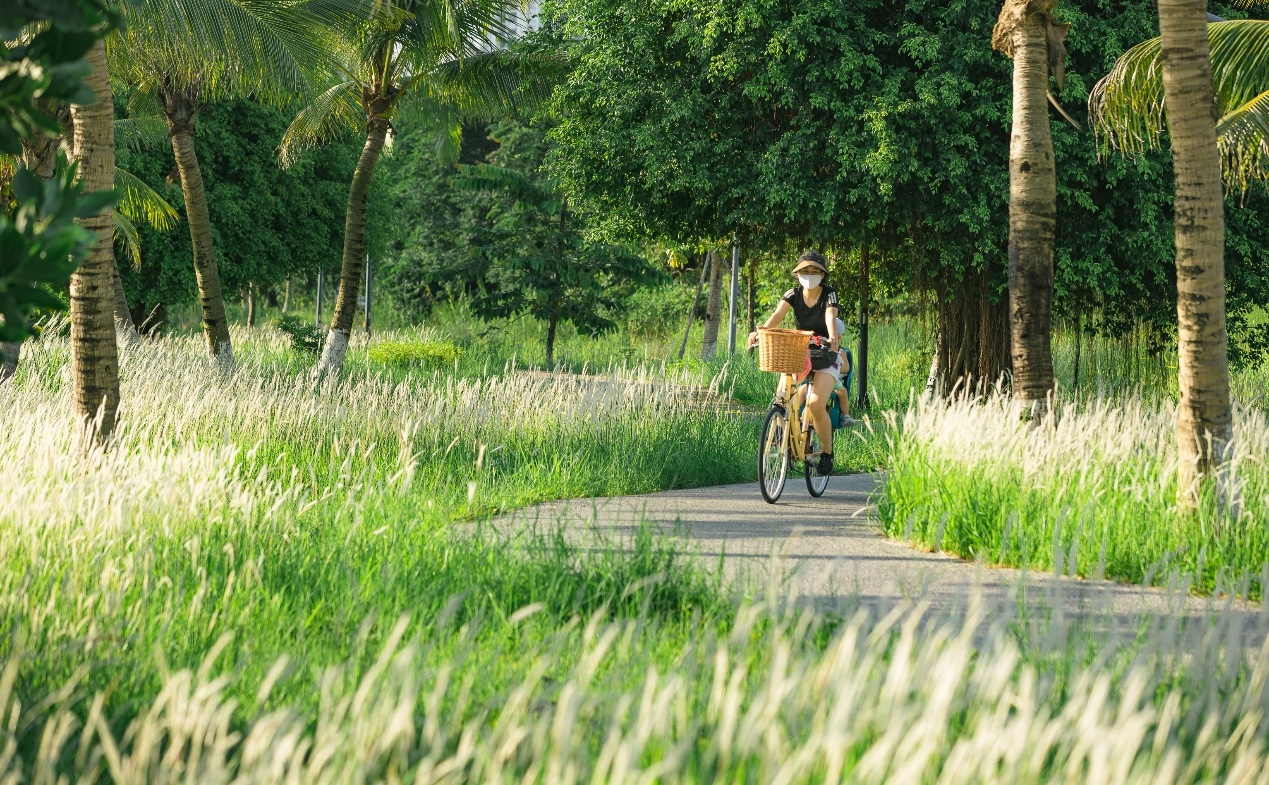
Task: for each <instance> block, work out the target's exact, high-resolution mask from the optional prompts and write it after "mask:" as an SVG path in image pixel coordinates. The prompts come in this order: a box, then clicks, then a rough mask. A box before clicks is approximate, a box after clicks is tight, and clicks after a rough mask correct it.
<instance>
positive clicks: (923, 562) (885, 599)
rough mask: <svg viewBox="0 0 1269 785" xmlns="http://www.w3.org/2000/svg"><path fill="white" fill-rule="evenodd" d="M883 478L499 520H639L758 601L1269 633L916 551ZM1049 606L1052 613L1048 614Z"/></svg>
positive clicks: (1208, 603)
mask: <svg viewBox="0 0 1269 785" xmlns="http://www.w3.org/2000/svg"><path fill="white" fill-rule="evenodd" d="M880 481H881V479H880V478H879V476H877V475H871V474H857V475H846V476H841V477H834V478H833V479H832V481H831V482H830V483H829V487H828V491H827V492H826V493H825V494H824V496H822V497H821V498H819V499H815V498H812V497H811V496H810V495H809V494H808V493H807V491H806V485H805V483H804V482H803V480H802V478H801V476H800V475H799V476H796V477H790V478H789V483H788V485H787V487H786V488H785V491H784V495H783V496H782V497H781V499H780V501H779V503H777V504H775V505H770V504H767V503H766V502H764V501H763V500H762V497H761V496H760V495H759V492H758V487H757V485H756V483H746V484H743V485H725V486H717V487H712V488H697V489H693V490H686V491H668V492H665V493H653V494H646V495H642V496H623V497H615V498H603V499H578V500H572V501H566V502H553V503H549V504H543V505H539V506H537V507H532V508H529V509H527V510H521V511H519V512H517V513H515V514H513V515H511V516H509V517H508V518H504V519H503V522H504V523H506V522H515V523H514V525H515V526H523V525H531V524H533V523H537V524H539V525H541V524H547V525H551V524H563V525H564V526H565V528H566V531H568V532H569V536H570V537H571V538H573V539H574V540H575V541H577V542H583V543H584V542H587V541H589V542H591V543H595V542H596V538H595V535H598V536H599V540H601V541H607V542H609V543H611V542H618V543H619V542H621V541H623V540H624V541H628V540H629V538H630V535H631V534H632V533H633V532H634V531H635V530H636V529H637V527H638V526H639V524H640V522H645V523H649V524H654V525H655V526H656V527H657V528H658V529H660V531H661V532H663V533H665V534H667V535H672V536H679V537H682V538H684V539H685V540H686V541H687V542H686V544H687V549H688V550H690V551H694V552H696V553H698V554H699V555H700V556H701V557H702V558H703V560H704V561H705V562H706V563H707V564H709V565H711V566H712V565H716V564H718V563H719V561H720V560H721V562H722V565H723V571H724V574H725V576H726V577H727V578H728V579H729V581H731V582H732V584H733V585H740V586H744V587H746V589H747V591H748V592H749V593H750V595H751V596H753V595H755V594H756V595H758V596H766V597H777V596H778V597H780V598H782V599H792V600H794V601H803V602H805V601H810V602H811V603H813V604H815V605H816V606H819V607H836V608H839V609H840V610H842V611H849V609H850V608H851V607H859V606H861V605H863V606H869V607H872V608H875V609H876V610H879V611H883V610H885V609H886V608H889V607H893V606H894V605H895V604H896V603H899V602H902V601H904V600H908V601H920V600H925V601H928V602H929V603H930V604H931V606H932V607H933V608H934V609H935V610H936V611H937V610H939V609H949V610H953V611H954V610H956V609H960V608H963V607H964V605H965V603H966V598H967V597H968V596H969V595H970V594H971V593H972V592H974V591H976V590H977V591H980V592H981V593H982V594H983V595H985V598H986V599H987V600H988V601H989V602H991V603H992V604H994V605H996V606H997V607H999V608H1002V609H1003V608H1011V609H1013V610H1015V611H1016V612H1018V613H1019V614H1021V615H1023V616H1026V615H1028V613H1029V612H1031V611H1035V610H1036V609H1042V610H1041V612H1042V613H1046V614H1048V615H1050V616H1051V615H1052V613H1053V612H1056V613H1058V614H1060V615H1066V616H1069V617H1072V618H1075V617H1091V616H1096V617H1098V618H1100V619H1103V620H1106V619H1113V620H1115V623H1114V626H1117V627H1125V628H1130V627H1132V626H1133V625H1136V624H1139V623H1140V620H1141V619H1142V618H1146V617H1159V616H1168V617H1174V618H1175V617H1177V616H1178V615H1180V616H1187V617H1199V616H1208V615H1211V614H1212V613H1213V612H1222V613H1225V614H1230V613H1232V614H1234V615H1236V616H1238V617H1240V618H1239V623H1240V625H1241V626H1243V627H1244V628H1245V629H1246V630H1247V631H1249V632H1254V634H1253V635H1252V636H1251V637H1252V638H1255V639H1260V638H1262V637H1263V634H1264V633H1263V631H1266V630H1269V619H1266V616H1265V613H1264V612H1262V610H1261V608H1260V606H1259V605H1252V604H1248V603H1245V602H1237V601H1235V602H1231V601H1229V600H1226V599H1210V598H1197V597H1187V596H1185V595H1184V594H1182V593H1180V592H1175V591H1174V592H1171V593H1169V592H1167V591H1163V590H1159V589H1144V588H1141V587H1137V586H1129V585H1124V584H1118V583H1112V582H1108V581H1096V580H1078V579H1069V578H1056V577H1054V576H1052V575H1049V574H1045V573H1023V572H1021V571H1019V570H1013V569H997V568H987V567H984V566H982V565H979V564H974V563H972V562H967V561H964V560H961V559H957V558H953V557H951V556H947V555H945V554H939V553H930V552H927V551H923V550H918V549H915V548H911V547H908V546H907V545H904V544H902V543H899V542H896V541H894V540H891V539H888V538H886V537H884V536H883V535H882V534H881V533H880V531H879V530H878V528H877V523H876V509H875V506H874V497H875V493H876V492H877V490H878V488H879V485H878V483H879V482H880ZM1043 609H1048V610H1043Z"/></svg>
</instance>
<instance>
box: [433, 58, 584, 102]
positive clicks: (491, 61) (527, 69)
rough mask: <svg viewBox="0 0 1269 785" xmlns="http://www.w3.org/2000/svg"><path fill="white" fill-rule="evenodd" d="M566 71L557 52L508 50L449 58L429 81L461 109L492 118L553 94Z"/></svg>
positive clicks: (442, 95) (435, 93) (438, 95)
mask: <svg viewBox="0 0 1269 785" xmlns="http://www.w3.org/2000/svg"><path fill="white" fill-rule="evenodd" d="M563 71H564V63H563V60H562V59H561V58H560V56H558V55H556V54H554V53H549V52H531V53H524V52H513V51H509V50H505V49H504V50H498V51H492V52H482V53H479V54H476V55H469V56H466V57H459V58H453V59H449V60H446V61H444V62H442V63H440V64H438V65H437V66H436V68H435V69H433V71H432V72H431V74H429V77H430V78H429V79H428V80H427V82H428V87H429V88H430V89H431V90H432V92H433V94H434V95H436V96H437V97H438V98H440V99H442V100H445V101H446V102H448V103H451V104H452V105H454V106H455V107H457V108H458V109H459V110H460V111H462V112H464V113H468V114H471V115H476V116H481V117H492V116H494V115H497V114H500V113H503V112H507V111H513V112H523V111H528V110H530V109H532V108H534V107H535V106H537V105H538V104H539V103H541V102H542V101H544V100H545V99H547V98H549V97H550V95H551V91H552V90H553V89H554V87H555V84H556V82H557V81H558V79H559V77H560V75H561V74H562V73H563Z"/></svg>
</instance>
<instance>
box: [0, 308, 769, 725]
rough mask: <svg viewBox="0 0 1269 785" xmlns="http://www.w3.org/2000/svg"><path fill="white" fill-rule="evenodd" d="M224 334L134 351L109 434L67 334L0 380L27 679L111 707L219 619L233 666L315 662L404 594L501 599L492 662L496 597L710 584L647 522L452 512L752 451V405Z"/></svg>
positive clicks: (713, 598) (638, 385)
mask: <svg viewBox="0 0 1269 785" xmlns="http://www.w3.org/2000/svg"><path fill="white" fill-rule="evenodd" d="M234 338H235V341H236V345H237V346H238V347H240V351H239V352H238V356H239V359H240V367H239V368H238V370H237V371H236V372H235V373H234V374H232V375H222V374H220V373H219V372H217V371H215V370H214V368H213V366H211V365H210V364H209V363H208V362H207V360H206V358H205V357H204V354H203V352H204V350H203V347H202V346H201V342H200V341H199V340H198V338H197V337H190V338H173V339H163V340H160V341H156V342H146V343H145V344H143V345H142V346H140V347H135V348H130V349H128V350H127V351H125V352H124V354H123V363H122V369H121V376H122V382H123V396H122V398H123V406H122V408H121V410H120V418H121V423H122V425H121V427H120V430H119V431H118V433H117V435H116V436H115V438H114V440H113V442H112V443H111V444H110V445H109V448H108V449H106V450H104V451H90V452H87V453H85V452H83V451H82V450H81V449H80V447H79V445H78V444H77V443H76V436H75V433H74V432H73V430H72V428H71V423H70V419H69V412H71V411H72V407H71V406H70V400H69V398H70V395H71V392H72V391H71V386H70V384H69V369H68V367H67V362H66V360H67V356H68V349H67V345H66V342H65V341H64V340H62V339H57V338H54V337H45V338H44V339H42V340H41V341H38V342H35V343H33V344H29V345H28V346H27V347H26V348H25V351H24V357H23V361H22V364H21V366H20V370H19V372H18V374H17V375H16V376H15V377H14V378H13V379H11V380H10V381H9V382H8V383H6V384H5V385H3V386H0V462H2V463H3V465H4V466H5V475H4V479H5V493H4V494H3V496H2V497H0V629H4V630H5V634H4V635H3V636H0V655H4V656H6V657H8V656H13V655H14V654H15V652H18V651H23V652H28V653H30V656H29V658H28V664H27V665H26V666H24V667H25V668H26V669H25V670H24V672H23V673H24V675H23V679H22V684H23V686H24V692H25V694H24V700H25V698H26V697H28V696H29V695H30V694H32V693H33V692H38V691H39V690H40V689H44V688H49V689H51V688H52V687H53V686H54V685H57V684H61V683H62V682H63V681H64V680H65V679H70V678H83V679H87V682H86V684H89V685H91V686H92V687H93V688H94V689H102V690H104V691H105V693H106V694H107V695H108V696H109V698H108V700H107V708H108V709H109V710H110V711H111V712H125V713H126V712H128V711H131V710H133V709H135V706H134V703H135V702H136V701H142V702H144V701H148V700H149V699H150V697H152V696H153V695H154V694H155V693H156V691H157V690H158V689H159V688H160V685H161V682H162V674H163V673H164V672H165V670H164V669H165V668H167V667H171V668H185V667H191V666H192V665H194V664H197V662H198V661H199V660H200V659H201V658H202V657H203V656H204V654H205V653H206V652H207V651H208V650H209V649H210V648H211V647H212V645H213V644H214V643H215V642H216V641H217V640H218V639H219V638H221V637H222V636H223V635H226V634H234V635H236V636H237V637H236V639H235V642H234V646H233V648H232V649H231V650H230V651H229V653H228V654H227V655H226V656H227V657H229V659H230V660H231V661H232V663H233V667H234V668H236V669H238V670H241V671H242V672H244V673H247V674H255V675H256V676H259V675H262V674H263V673H264V672H265V671H266V670H267V669H268V668H269V667H270V665H271V664H272V662H273V661H274V660H275V659H276V658H277V657H278V656H281V655H282V654H286V655H288V656H290V657H291V658H292V661H293V662H296V663H300V664H301V665H300V667H302V668H303V669H304V670H306V671H307V672H308V673H309V675H310V676H314V675H315V674H317V673H319V672H320V669H321V668H322V667H325V666H326V665H328V664H330V663H333V662H339V661H343V660H344V659H345V658H346V657H347V656H348V652H349V649H350V646H354V644H356V641H358V640H361V639H364V641H363V644H357V645H368V646H371V647H372V648H373V647H374V646H377V645H378V642H379V641H381V640H382V638H383V636H384V635H386V634H387V632H388V631H390V629H391V626H392V623H393V622H394V621H395V619H396V618H397V616H399V615H400V614H402V613H408V614H411V616H412V617H413V618H415V619H416V620H417V623H418V624H421V625H424V626H427V625H430V624H433V623H435V622H436V620H437V619H439V618H443V617H445V616H447V615H448V616H449V617H452V618H454V619H458V620H459V621H462V622H471V623H472V624H474V625H478V626H483V627H490V626H491V625H492V628H493V629H494V630H495V632H494V633H490V635H492V637H490V638H489V639H488V640H489V645H490V651H491V652H501V654H499V655H498V657H495V659H494V661H493V663H492V664H490V667H489V670H490V677H489V679H490V680H489V682H488V683H489V684H493V683H496V682H497V681H498V679H497V673H498V671H499V669H500V668H502V669H506V670H507V671H508V672H514V670H515V667H518V665H514V663H517V662H518V661H519V656H518V655H516V654H515V652H516V650H517V648H516V646H517V644H516V641H517V639H518V638H517V636H518V635H520V634H522V633H521V631H516V632H514V634H513V633H511V632H507V631H506V630H507V629H510V628H508V627H507V623H506V621H505V620H506V619H507V618H509V617H510V616H511V615H512V614H514V612H515V611H516V610H517V609H519V608H521V607H523V606H525V605H529V604H531V603H541V604H542V606H543V609H544V611H545V613H544V614H543V618H544V619H548V618H549V619H550V620H551V621H550V622H549V623H548V622H547V621H545V620H543V621H541V622H536V623H540V624H541V625H542V629H543V630H550V629H553V626H552V625H553V624H554V623H556V622H558V621H559V620H560V619H565V620H566V619H567V618H568V617H569V616H570V615H573V614H589V613H591V612H593V611H594V610H596V609H598V608H601V607H608V608H610V609H611V610H612V612H614V613H618V614H619V615H620V614H622V613H625V612H627V610H628V611H629V612H631V613H635V614H639V613H643V614H648V613H652V614H654V615H658V616H661V617H664V618H666V619H669V620H670V622H673V624H679V625H683V628H684V629H686V628H687V627H686V625H688V624H689V622H690V620H691V618H692V617H693V614H696V615H698V616H700V615H701V614H704V617H705V618H713V617H714V616H715V615H717V614H718V613H722V612H723V611H724V610H725V609H724V608H722V606H720V605H719V603H720V601H721V600H720V597H721V594H720V589H719V587H718V585H717V580H716V579H715V578H710V577H709V576H707V575H706V574H705V573H704V571H703V570H701V569H699V568H697V567H695V566H693V565H692V564H690V563H684V561H683V559H682V558H681V556H680V555H679V554H678V553H677V552H676V551H675V549H674V548H672V547H670V546H668V545H665V544H659V543H656V542H653V541H652V540H651V539H650V538H649V537H647V536H645V537H642V538H641V539H639V540H638V541H637V542H634V543H630V544H629V545H628V546H627V548H626V551H628V552H624V551H622V550H620V549H616V550H614V549H607V550H604V549H599V550H591V551H578V550H577V549H576V548H571V547H568V546H566V545H565V544H564V540H563V538H562V537H560V536H556V535H555V534H554V533H552V532H550V531H543V532H538V533H536V534H529V535H525V537H526V538H527V539H523V540H521V541H508V540H506V539H505V538H501V537H496V536H494V535H493V534H491V533H489V532H487V531H485V530H483V529H482V527H481V525H480V524H479V523H477V524H475V525H468V524H463V525H462V526H459V527H457V528H456V527H455V525H454V523H453V522H454V521H455V520H459V521H467V520H476V521H480V520H481V519H483V518H484V517H485V516H487V515H488V514H490V513H492V512H496V511H498V510H502V509H507V508H510V507H514V506H517V505H522V504H527V503H531V502H535V501H539V500H543V499H553V498H560V497H565V496H583V495H597V494H620V493H633V492H641V491H652V490H660V489H663V488H669V487H683V486H688V485H692V484H702V483H715V482H720V481H728V480H743V479H747V478H748V477H750V476H752V474H753V472H754V467H753V465H752V463H753V462H752V461H751V460H748V458H749V455H750V454H751V453H752V451H753V449H754V448H753V446H752V445H753V444H754V442H755V440H756V433H755V432H756V425H754V424H753V423H752V422H750V421H749V420H746V419H745V418H743V417H740V416H735V415H729V414H726V413H722V412H719V411H717V410H715V409H711V408H710V407H709V406H708V402H704V403H703V402H702V401H700V400H699V396H698V394H697V392H698V391H697V388H696V387H695V386H694V385H687V384H685V383H681V382H682V380H680V379H679V378H677V377H673V376H666V375H660V376H655V377H654V376H652V375H651V374H648V373H645V374H643V375H642V376H640V374H639V373H638V372H637V371H635V370H631V371H629V372H627V373H625V374H624V375H622V374H617V375H613V376H610V377H609V378H608V380H607V382H606V383H605V384H603V385H589V386H588V385H583V384H580V383H579V382H577V381H576V380H572V379H568V378H564V377H557V376H549V375H546V376H543V375H528V374H524V373H522V372H520V371H518V370H517V369H515V368H512V367H507V368H505V369H502V368H500V369H498V373H496V374H494V375H491V376H488V377H484V378H467V379H464V378H458V377H454V376H452V375H447V374H445V373H442V372H439V371H438V372H430V373H419V374H405V375H403V376H401V377H400V378H394V377H389V376H387V375H384V374H377V373H371V372H370V371H369V370H368V368H367V367H363V369H362V370H361V371H360V372H358V371H357V370H355V369H354V370H353V371H351V372H350V373H349V374H348V375H347V376H345V377H344V378H342V379H334V378H332V379H327V380H325V381H324V382H322V383H321V384H320V385H316V384H315V383H314V382H313V381H312V379H311V378H310V376H309V375H308V374H307V372H306V370H298V369H295V368H292V367H291V366H290V363H292V362H293V360H291V359H287V358H286V356H285V348H284V347H285V341H284V339H283V337H282V336H281V335H280V334H275V333H272V332H269V331H257V333H256V334H255V335H247V334H246V333H245V332H242V331H240V332H237V333H236V334H235V335H234ZM355 352H359V353H364V350H363V349H361V348H360V347H358V348H357V349H355ZM742 456H743V457H744V458H745V460H741V457H742ZM645 579H646V580H647V583H646V585H645V586H643V588H637V587H638V586H639V585H640V584H639V582H640V581H641V580H645ZM632 585H633V586H636V589H634V590H631V589H630V587H631V586H632ZM456 597H457V598H459V599H458V600H454V598H456ZM455 603H456V604H455ZM451 606H452V607H451ZM447 609H448V610H447ZM495 622H496V623H495ZM670 622H667V624H670ZM673 624H670V626H671V627H673ZM522 628H523V625H522V626H521V628H520V629H522ZM495 633H496V634H495ZM530 637H532V636H530ZM483 639H484V638H482V640H483ZM368 656H369V655H368ZM501 657H506V658H508V660H509V662H508V663H501V662H500V658H501ZM81 670H82V671H83V673H80V672H81ZM75 674H80V675H79V676H76V675H75ZM294 684H295V685H296V686H295V687H294V689H295V690H297V692H298V693H305V692H307V693H309V694H312V695H315V694H316V692H315V690H316V687H317V682H314V681H308V682H306V681H305V680H304V679H299V680H296V681H294ZM129 707H133V708H132V709H130V708H129Z"/></svg>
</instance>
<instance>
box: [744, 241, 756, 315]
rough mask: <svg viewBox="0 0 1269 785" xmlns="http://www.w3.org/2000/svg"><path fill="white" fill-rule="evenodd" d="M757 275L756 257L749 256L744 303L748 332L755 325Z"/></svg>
mask: <svg viewBox="0 0 1269 785" xmlns="http://www.w3.org/2000/svg"><path fill="white" fill-rule="evenodd" d="M757 277H758V259H757V257H756V256H751V257H750V259H749V276H748V278H749V280H748V281H746V284H747V285H748V287H749V292H748V294H747V295H746V297H745V305H746V307H747V308H748V309H749V314H748V316H749V319H748V325H749V332H753V331H754V329H755V327H756V324H755V322H754V319H755V318H756V314H757V310H758V290H757V289H756V286H757V284H756V283H755V279H757Z"/></svg>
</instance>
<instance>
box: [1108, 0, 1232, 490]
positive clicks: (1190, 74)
mask: <svg viewBox="0 0 1269 785" xmlns="http://www.w3.org/2000/svg"><path fill="white" fill-rule="evenodd" d="M1206 12H1207V8H1206V3H1205V0H1160V1H1159V32H1160V34H1161V35H1160V40H1159V50H1158V51H1159V57H1158V63H1159V64H1160V65H1161V67H1160V68H1159V70H1160V71H1161V77H1162V79H1161V81H1162V87H1163V90H1162V96H1161V98H1162V101H1161V103H1162V107H1163V110H1164V111H1162V112H1155V113H1147V114H1142V113H1141V112H1140V109H1141V108H1142V104H1141V103H1140V102H1141V100H1142V98H1143V97H1142V96H1136V98H1135V100H1136V101H1137V102H1138V103H1136V104H1134V103H1133V101H1132V100H1124V98H1125V97H1126V96H1127V95H1128V93H1127V92H1126V88H1127V87H1128V86H1129V84H1128V83H1127V82H1126V81H1125V76H1127V75H1128V74H1127V73H1126V71H1125V70H1124V69H1121V68H1120V66H1121V64H1122V63H1123V58H1121V62H1120V63H1116V65H1115V69H1114V70H1112V72H1111V73H1110V74H1109V75H1108V76H1107V77H1106V78H1105V79H1103V80H1102V82H1100V83H1099V84H1098V85H1097V87H1096V89H1095V90H1094V92H1093V94H1092V96H1090V106H1091V110H1092V114H1093V118H1094V122H1095V123H1096V124H1097V126H1098V127H1099V128H1100V129H1101V133H1103V134H1106V135H1107V136H1108V137H1109V138H1110V140H1111V142H1112V143H1115V142H1116V141H1119V142H1120V144H1121V145H1122V146H1124V147H1127V148H1129V149H1131V148H1132V144H1131V143H1129V144H1124V141H1126V140H1128V139H1131V138H1132V137H1133V136H1134V135H1135V136H1136V140H1137V141H1136V142H1135V143H1136V144H1138V145H1140V144H1144V143H1147V142H1157V141H1158V139H1159V136H1160V135H1161V134H1162V132H1163V115H1164V114H1166V117H1167V128H1168V132H1169V136H1170V138H1171V141H1172V161H1173V164H1172V165H1173V169H1174V170H1175V174H1176V204H1175V216H1176V217H1175V222H1176V286H1177V338H1178V352H1177V354H1178V360H1179V366H1180V368H1179V376H1180V393H1181V395H1180V398H1181V400H1180V405H1179V415H1178V418H1177V439H1178V442H1179V445H1180V448H1179V449H1180V464H1179V468H1178V473H1177V492H1178V497H1179V501H1180V502H1181V504H1182V505H1183V506H1184V507H1187V508H1194V507H1195V506H1197V504H1198V497H1199V486H1200V481H1201V480H1202V479H1203V478H1204V477H1207V476H1209V475H1210V474H1211V473H1212V472H1213V470H1214V469H1215V468H1216V467H1217V466H1219V464H1220V463H1221V462H1222V460H1223V458H1224V456H1225V453H1226V451H1227V449H1228V445H1229V442H1230V439H1231V438H1232V436H1233V412H1232V407H1231V405H1230V396H1229V362H1228V357H1227V355H1226V353H1227V350H1228V336H1227V334H1226V331H1225V258H1224V253H1225V198H1224V193H1223V189H1222V183H1221V153H1220V149H1219V148H1218V146H1217V135H1216V125H1217V123H1216V117H1215V114H1214V113H1213V109H1214V108H1216V107H1217V104H1216V95H1215V91H1214V89H1213V87H1212V64H1211V58H1210V54H1209V51H1210V50H1209V42H1208V23H1207V15H1206ZM1125 57H1127V55H1125ZM1248 114H1250V113H1244V116H1247V115H1248Z"/></svg>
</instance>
